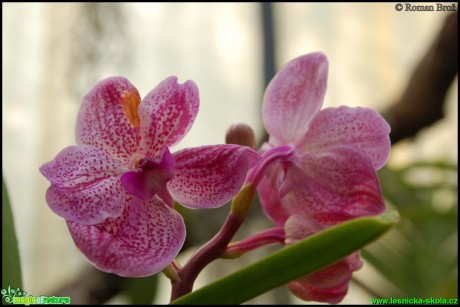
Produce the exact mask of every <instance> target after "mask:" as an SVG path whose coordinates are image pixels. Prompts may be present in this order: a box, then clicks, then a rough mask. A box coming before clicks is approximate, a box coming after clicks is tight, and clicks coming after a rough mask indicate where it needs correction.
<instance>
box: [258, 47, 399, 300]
mask: <svg viewBox="0 0 460 307" xmlns="http://www.w3.org/2000/svg"><path fill="white" fill-rule="evenodd" d="M327 75H328V62H327V59H326V56H325V55H324V54H322V53H312V54H307V55H304V56H301V57H298V58H296V59H294V60H292V61H291V62H289V63H288V64H287V65H286V66H285V67H284V68H283V69H282V70H280V71H279V72H278V73H277V74H276V76H275V77H274V78H273V80H272V81H271V82H270V84H269V85H268V87H267V89H266V92H265V95H264V103H263V120H264V124H265V127H266V129H267V131H268V132H269V134H270V138H269V142H268V143H265V144H264V145H263V146H262V151H263V152H271V151H272V150H274V149H276V148H281V147H282V148H285V146H290V147H291V148H292V149H293V151H294V154H292V155H291V156H290V157H289V158H287V159H282V160H280V161H279V162H278V163H276V164H274V165H272V166H271V167H270V168H268V170H267V172H266V175H265V176H264V177H263V178H262V180H261V181H260V185H259V187H258V193H259V197H260V201H261V204H262V206H263V209H264V211H265V212H266V213H267V215H268V216H269V217H270V218H271V219H272V220H273V222H274V223H275V224H276V225H277V226H278V227H283V226H284V227H285V231H286V244H291V243H292V242H294V241H295V240H299V239H301V238H304V237H306V236H309V235H311V234H313V233H315V232H318V231H320V230H322V229H324V228H326V227H329V226H331V225H334V224H336V223H339V222H341V221H344V220H348V219H351V218H355V217H358V216H366V215H375V214H379V213H382V212H383V211H384V210H385V204H384V201H383V198H382V193H381V188H380V184H379V181H378V178H377V175H376V172H375V171H376V170H377V169H379V168H381V167H382V166H383V165H384V164H385V163H386V161H387V159H388V156H389V153H390V149H391V144H390V138H389V132H390V127H389V125H388V124H387V123H386V122H385V120H384V119H383V118H382V117H381V116H380V115H379V114H378V113H376V112H375V111H373V110H371V109H368V108H348V107H338V108H328V109H324V110H321V106H322V104H323V99H324V96H325V93H326V85H327ZM283 150H284V151H286V149H283ZM360 267H361V262H360V261H359V254H357V253H355V254H353V255H351V256H349V257H348V258H346V259H345V260H343V261H341V262H339V263H337V264H335V265H333V266H331V267H329V268H326V269H324V270H321V271H319V272H316V273H314V274H311V275H309V276H307V277H304V278H301V279H299V280H297V281H295V282H292V283H290V284H289V286H288V287H289V289H290V290H291V291H292V292H293V293H294V294H295V295H296V296H298V297H300V298H302V299H304V300H314V301H321V302H329V303H337V302H340V301H341V300H342V299H343V297H344V296H345V294H346V292H347V289H348V282H349V280H350V279H351V273H352V272H353V271H354V270H357V269H359V268H360Z"/></svg>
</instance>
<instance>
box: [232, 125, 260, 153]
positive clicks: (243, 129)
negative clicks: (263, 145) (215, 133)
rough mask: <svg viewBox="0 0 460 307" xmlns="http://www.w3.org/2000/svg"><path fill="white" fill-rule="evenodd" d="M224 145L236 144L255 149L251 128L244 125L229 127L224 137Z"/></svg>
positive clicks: (254, 138)
mask: <svg viewBox="0 0 460 307" xmlns="http://www.w3.org/2000/svg"><path fill="white" fill-rule="evenodd" d="M225 143H226V144H238V145H243V146H249V147H251V148H252V149H256V137H255V135H254V131H253V130H252V128H251V127H249V126H248V125H246V124H235V125H231V126H230V127H229V128H228V129H227V134H226V136H225Z"/></svg>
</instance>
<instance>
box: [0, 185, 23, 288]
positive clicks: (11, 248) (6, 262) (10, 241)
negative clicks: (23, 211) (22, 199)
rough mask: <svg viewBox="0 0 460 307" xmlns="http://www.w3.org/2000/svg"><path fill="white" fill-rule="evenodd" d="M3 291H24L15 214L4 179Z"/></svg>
mask: <svg viewBox="0 0 460 307" xmlns="http://www.w3.org/2000/svg"><path fill="white" fill-rule="evenodd" d="M2 232H3V233H2V289H7V288H8V287H9V286H11V287H12V288H15V289H16V288H21V289H22V275H21V263H20V260H19V250H18V241H17V239H16V232H15V229H14V220H13V212H12V211H11V207H10V200H9V197H8V192H7V190H6V186H5V182H4V180H3V177H2Z"/></svg>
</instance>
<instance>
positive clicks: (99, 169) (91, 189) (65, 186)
mask: <svg viewBox="0 0 460 307" xmlns="http://www.w3.org/2000/svg"><path fill="white" fill-rule="evenodd" d="M123 171H124V168H123V167H122V166H121V165H120V162H119V161H117V160H115V159H113V158H112V157H110V156H109V155H108V154H107V153H106V152H104V151H101V150H98V149H96V148H94V147H92V146H70V147H67V148H65V149H63V150H62V151H61V152H60V153H59V154H58V155H57V156H56V158H54V160H52V161H50V162H48V163H46V164H44V165H43V166H42V167H41V168H40V172H41V173H42V174H43V175H44V176H45V177H46V178H47V179H48V180H49V181H50V182H51V186H50V187H49V188H48V190H47V192H46V200H47V203H48V205H49V207H50V208H51V209H52V210H53V211H54V212H55V213H56V214H58V215H59V216H61V217H63V218H65V219H66V220H69V221H74V222H78V223H82V224H85V225H92V224H97V223H100V222H102V221H103V220H105V219H106V218H108V217H117V216H119V215H120V214H121V213H122V212H123V209H124V204H125V200H126V199H125V197H126V192H125V191H124V190H123V188H122V187H121V185H120V182H119V176H120V175H121V174H122V172H123Z"/></svg>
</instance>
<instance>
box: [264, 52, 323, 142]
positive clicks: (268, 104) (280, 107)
mask: <svg viewBox="0 0 460 307" xmlns="http://www.w3.org/2000/svg"><path fill="white" fill-rule="evenodd" d="M327 73H328V62H327V58H326V56H325V55H324V54H322V53H311V54H307V55H304V56H301V57H298V58H296V59H294V60H292V61H290V62H289V63H288V64H287V65H286V66H285V67H284V68H283V69H281V70H280V71H279V72H278V73H277V74H276V75H275V77H274V78H273V79H272V80H271V82H270V83H269V85H268V87H267V89H266V91H265V95H264V103H263V107H262V112H263V120H264V124H265V128H266V129H267V131H268V133H269V134H270V143H272V144H273V145H286V144H289V143H296V142H298V141H300V140H301V139H302V138H303V137H304V136H305V133H306V132H307V130H308V127H309V125H310V122H311V121H312V119H313V117H314V116H315V115H316V114H317V113H318V112H319V110H320V109H321V106H322V104H323V99H324V95H325V93H326V85H327Z"/></svg>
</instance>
